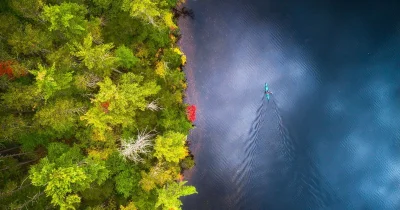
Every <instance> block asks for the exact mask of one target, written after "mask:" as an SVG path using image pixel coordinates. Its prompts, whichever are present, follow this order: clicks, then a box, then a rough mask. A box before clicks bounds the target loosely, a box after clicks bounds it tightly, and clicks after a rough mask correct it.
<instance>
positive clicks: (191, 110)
mask: <svg viewBox="0 0 400 210" xmlns="http://www.w3.org/2000/svg"><path fill="white" fill-rule="evenodd" d="M186 114H187V118H188V120H189V121H190V122H194V121H195V120H196V106H195V105H190V106H188V107H186Z"/></svg>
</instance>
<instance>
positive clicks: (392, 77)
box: [180, 0, 400, 210]
mask: <svg viewBox="0 0 400 210" xmlns="http://www.w3.org/2000/svg"><path fill="white" fill-rule="evenodd" d="M348 2H353V3H348ZM355 2H356V1H338V0H330V1H328V0H315V1H298V0H245V1H244V0H187V7H189V8H191V9H193V11H194V14H195V19H194V20H189V19H183V20H181V21H180V26H181V27H182V32H183V38H182V40H181V45H182V47H183V50H184V52H185V53H186V54H187V56H188V64H187V66H186V68H185V71H186V73H187V75H188V82H189V88H188V90H187V99H186V100H187V102H188V103H191V104H195V105H196V106H197V120H196V121H195V124H196V128H195V129H194V130H192V133H191V135H190V140H191V149H192V151H193V153H194V154H195V159H196V163H197V165H196V166H195V167H194V168H193V169H192V170H190V171H187V172H186V174H185V176H186V179H188V180H189V183H190V184H192V185H195V186H196V188H197V190H198V192H199V194H197V195H192V196H189V197H185V198H184V199H183V201H184V209H188V210H197V209H198V210H204V209H289V210H290V209H312V210H314V209H341V210H342V209H373V210H376V209H400V5H399V4H400V3H395V1H368V0H366V1H359V2H360V3H355ZM265 82H268V84H269V87H270V90H271V91H272V92H273V95H272V96H271V100H270V101H267V100H266V99H265V97H264V83H265Z"/></svg>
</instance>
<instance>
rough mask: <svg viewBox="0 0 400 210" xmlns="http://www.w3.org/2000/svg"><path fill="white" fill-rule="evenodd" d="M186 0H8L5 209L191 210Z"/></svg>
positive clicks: (2, 162)
mask: <svg viewBox="0 0 400 210" xmlns="http://www.w3.org/2000/svg"><path fill="white" fill-rule="evenodd" d="M182 3H183V1H182V0H3V1H1V3H0V126H1V128H0V189H1V191H0V209H65V210H66V209H87V210H94V209H96V210H100V209H110V210H111V209H125V210H134V209H139V210H142V209H165V210H178V209H181V208H182V202H181V200H180V198H181V197H182V196H188V195H191V194H195V193H197V191H196V189H195V187H194V186H190V185H188V184H187V183H186V181H184V177H183V175H182V174H183V171H184V170H186V169H189V168H191V167H192V166H194V160H193V156H192V155H191V153H190V151H189V149H188V139H187V136H188V134H189V131H190V129H192V128H193V121H194V120H195V106H194V105H190V104H185V102H184V101H183V99H184V92H185V88H186V85H187V84H186V80H185V74H184V72H183V70H182V67H183V65H185V63H186V57H185V55H184V54H183V53H182V52H181V50H180V49H179V47H178V46H177V41H178V40H179V38H180V36H181V34H180V31H179V28H178V26H177V18H179V15H180V13H179V12H176V11H179V10H177V8H179V6H180V5H181V4H182Z"/></svg>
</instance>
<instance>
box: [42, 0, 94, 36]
mask: <svg viewBox="0 0 400 210" xmlns="http://www.w3.org/2000/svg"><path fill="white" fill-rule="evenodd" d="M86 13H87V10H86V8H85V7H84V6H83V5H79V4H76V3H65V2H63V3H61V4H60V5H53V6H47V5H46V6H44V7H43V13H42V15H41V17H42V18H43V20H45V21H47V22H49V23H50V26H49V30H50V31H59V32H60V33H61V34H63V35H65V36H66V38H67V39H72V38H79V37H81V36H82V35H84V34H85V33H86V27H87V20H85V15H86Z"/></svg>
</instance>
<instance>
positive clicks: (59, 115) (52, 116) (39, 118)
mask: <svg viewBox="0 0 400 210" xmlns="http://www.w3.org/2000/svg"><path fill="white" fill-rule="evenodd" d="M84 112H85V107H84V106H83V104H82V103H78V102H75V101H74V100H71V99H61V98H59V99H56V100H55V101H54V102H51V103H47V104H46V105H45V106H44V107H42V108H41V109H40V110H39V111H37V112H36V113H35V117H34V120H35V122H37V123H38V124H39V125H41V126H44V128H46V129H47V128H52V129H53V130H54V131H56V132H57V133H58V134H65V133H66V132H68V133H70V135H72V134H73V131H74V130H75V129H76V127H77V125H78V120H79V117H78V116H79V115H80V114H83V113H84Z"/></svg>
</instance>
